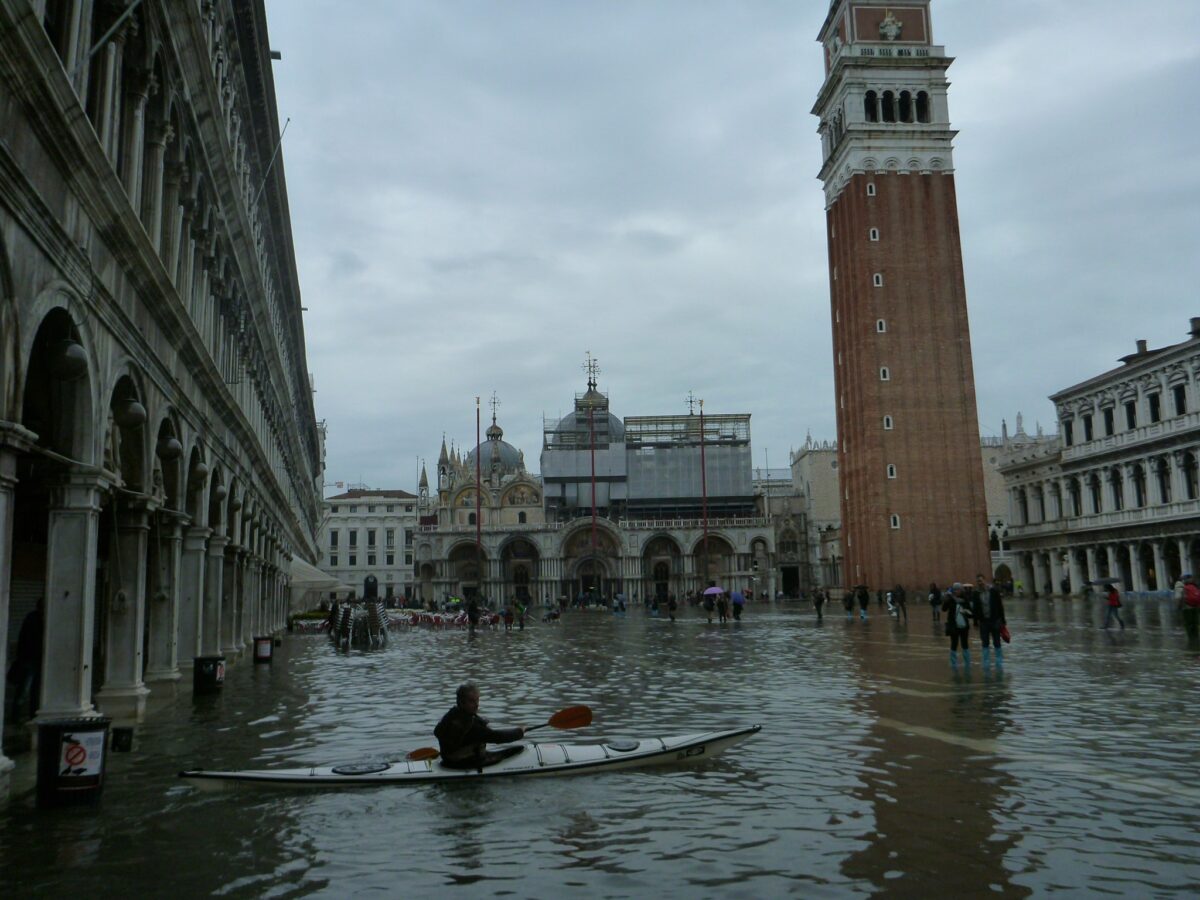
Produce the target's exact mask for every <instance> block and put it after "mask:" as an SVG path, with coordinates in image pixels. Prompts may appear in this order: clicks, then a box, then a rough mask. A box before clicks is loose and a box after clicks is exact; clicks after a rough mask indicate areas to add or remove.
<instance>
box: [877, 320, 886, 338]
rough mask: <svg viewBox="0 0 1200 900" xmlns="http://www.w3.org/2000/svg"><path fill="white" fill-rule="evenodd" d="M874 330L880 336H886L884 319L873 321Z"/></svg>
mask: <svg viewBox="0 0 1200 900" xmlns="http://www.w3.org/2000/svg"><path fill="white" fill-rule="evenodd" d="M875 330H876V331H878V332H879V333H880V334H886V333H887V321H886V320H884V319H876V320H875Z"/></svg>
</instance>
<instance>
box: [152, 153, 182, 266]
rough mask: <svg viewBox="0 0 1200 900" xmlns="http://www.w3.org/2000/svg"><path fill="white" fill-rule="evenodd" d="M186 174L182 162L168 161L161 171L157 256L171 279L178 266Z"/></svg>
mask: <svg viewBox="0 0 1200 900" xmlns="http://www.w3.org/2000/svg"><path fill="white" fill-rule="evenodd" d="M186 176H187V173H186V172H185V170H184V168H183V164H182V163H169V164H167V165H166V167H165V168H164V171H163V202H162V216H163V229H162V237H161V241H160V246H159V248H158V256H159V258H160V259H161V260H162V264H163V266H164V267H165V268H166V270H167V277H169V278H170V279H171V280H172V281H174V280H175V274H176V270H177V268H178V266H179V247H180V241H181V240H182V234H183V205H182V202H181V200H180V193H181V192H182V191H183V189H184V184H185V183H186V181H185V180H186Z"/></svg>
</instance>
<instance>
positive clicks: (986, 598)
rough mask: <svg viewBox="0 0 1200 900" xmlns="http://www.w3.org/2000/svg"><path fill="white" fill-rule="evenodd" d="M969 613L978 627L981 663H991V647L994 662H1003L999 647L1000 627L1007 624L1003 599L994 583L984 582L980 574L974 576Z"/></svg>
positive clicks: (988, 664) (987, 664)
mask: <svg viewBox="0 0 1200 900" xmlns="http://www.w3.org/2000/svg"><path fill="white" fill-rule="evenodd" d="M971 613H972V615H974V617H975V626H976V627H977V628H978V629H979V642H980V643H981V644H983V664H984V665H985V666H990V665H991V664H992V659H991V652H990V650H991V648H995V651H996V664H997V665H1000V664H1002V663H1003V662H1004V657H1003V655H1002V653H1003V651H1002V650H1001V649H1000V628H1001V626H1003V625H1005V624H1007V620H1006V619H1005V618H1004V600H1003V598H1002V597H1001V596H1000V588H998V587H996V585H995V583H992V584H985V583H984V581H983V576H982V575H976V576H975V591H974V593H973V594H972V596H971Z"/></svg>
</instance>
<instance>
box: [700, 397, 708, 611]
mask: <svg viewBox="0 0 1200 900" xmlns="http://www.w3.org/2000/svg"><path fill="white" fill-rule="evenodd" d="M700 512H701V516H702V518H703V520H704V575H703V576H702V577H701V579H700V580H701V581H704V580H705V579H707V578H708V467H707V466H706V465H705V463H704V401H703V400H701V401H700ZM704 587H707V585H701V588H704Z"/></svg>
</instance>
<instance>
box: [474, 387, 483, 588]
mask: <svg viewBox="0 0 1200 900" xmlns="http://www.w3.org/2000/svg"><path fill="white" fill-rule="evenodd" d="M481 456H483V449H482V448H481V447H480V446H479V398H478V397H476V398H475V565H476V567H477V568H478V569H479V596H480V599H481V600H482V598H483V478H482V477H481V475H480V473H481V471H482V466H481V463H480V457H481Z"/></svg>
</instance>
